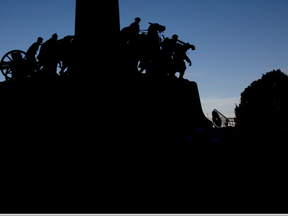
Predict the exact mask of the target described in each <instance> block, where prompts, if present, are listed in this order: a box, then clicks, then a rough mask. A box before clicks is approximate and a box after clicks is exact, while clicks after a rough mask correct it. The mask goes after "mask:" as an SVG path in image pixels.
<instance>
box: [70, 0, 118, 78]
mask: <svg viewBox="0 0 288 216" xmlns="http://www.w3.org/2000/svg"><path fill="white" fill-rule="evenodd" d="M119 32H120V23H119V4H118V0H105V1H91V0H76V19H75V42H76V47H77V48H76V50H77V52H76V60H75V61H76V62H75V64H76V65H77V66H76V71H75V73H76V75H77V76H79V77H86V78H89V79H92V77H93V78H96V77H98V76H101V75H107V76H109V74H112V73H113V72H114V71H115V70H117V58H118V56H117V55H118V54H117V52H118V38H119V36H118V35H119Z"/></svg>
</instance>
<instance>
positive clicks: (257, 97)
mask: <svg viewBox="0 0 288 216" xmlns="http://www.w3.org/2000/svg"><path fill="white" fill-rule="evenodd" d="M287 93H288V76H287V75H286V74H284V73H283V72H281V70H279V69H278V70H276V71H275V70H273V71H271V72H267V73H266V74H263V75H262V78H261V79H259V80H256V81H254V82H252V83H251V84H250V85H249V86H248V87H247V88H246V89H245V90H244V91H243V92H242V93H241V100H240V104H239V106H237V105H236V108H235V115H236V124H237V125H238V126H239V127H242V128H249V129H260V130H261V129H264V128H266V129H276V128H281V127H287V125H288V112H287V111H288V103H287V102H288V101H287Z"/></svg>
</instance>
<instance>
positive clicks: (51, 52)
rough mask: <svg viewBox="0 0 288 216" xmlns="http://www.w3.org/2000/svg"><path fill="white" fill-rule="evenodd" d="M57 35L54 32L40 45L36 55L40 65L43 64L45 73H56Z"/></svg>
mask: <svg viewBox="0 0 288 216" xmlns="http://www.w3.org/2000/svg"><path fill="white" fill-rule="evenodd" d="M57 39H58V35H57V34H56V33H55V34H53V35H52V37H51V38H50V39H49V40H47V41H46V42H45V43H43V45H42V46H41V49H40V53H39V55H38V56H37V59H38V60H39V64H40V66H43V72H44V73H45V74H46V75H51V76H53V75H57V73H56V70H57V63H58V43H57Z"/></svg>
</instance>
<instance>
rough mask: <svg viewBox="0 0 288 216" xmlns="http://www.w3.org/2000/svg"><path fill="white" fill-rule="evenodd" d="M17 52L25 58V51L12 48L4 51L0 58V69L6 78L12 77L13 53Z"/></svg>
mask: <svg viewBox="0 0 288 216" xmlns="http://www.w3.org/2000/svg"><path fill="white" fill-rule="evenodd" d="M17 53H20V55H21V57H22V59H25V56H26V53H25V52H24V51H22V50H12V51H10V52H8V53H6V54H5V55H4V56H3V57H2V59H1V62H0V69H1V72H2V74H3V75H4V76H5V78H6V80H10V79H12V73H13V70H14V68H13V66H12V65H13V62H14V59H13V55H14V54H17Z"/></svg>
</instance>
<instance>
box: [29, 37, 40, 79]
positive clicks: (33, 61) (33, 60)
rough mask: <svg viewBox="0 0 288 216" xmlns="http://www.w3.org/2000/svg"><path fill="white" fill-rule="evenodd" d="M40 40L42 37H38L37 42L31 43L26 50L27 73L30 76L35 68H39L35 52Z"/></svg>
mask: <svg viewBox="0 0 288 216" xmlns="http://www.w3.org/2000/svg"><path fill="white" fill-rule="evenodd" d="M42 42H43V38H42V37H38V39H37V42H35V43H33V44H32V45H31V46H30V47H29V48H28V50H27V52H26V63H27V73H28V74H27V75H30V76H31V75H33V73H34V72H35V71H36V70H38V69H39V68H38V67H37V60H36V54H37V51H38V49H39V47H40V45H41V44H42Z"/></svg>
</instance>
